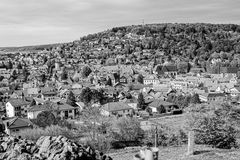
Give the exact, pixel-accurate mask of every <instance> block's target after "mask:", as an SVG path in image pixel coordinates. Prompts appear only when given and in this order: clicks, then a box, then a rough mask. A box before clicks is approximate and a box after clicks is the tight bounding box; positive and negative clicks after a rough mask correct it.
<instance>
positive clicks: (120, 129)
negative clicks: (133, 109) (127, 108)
mask: <svg viewBox="0 0 240 160" xmlns="http://www.w3.org/2000/svg"><path fill="white" fill-rule="evenodd" d="M111 135H112V137H113V139H114V140H116V141H139V140H140V139H141V138H142V136H143V130H142V129H141V127H140V122H139V121H138V120H137V119H135V118H130V117H121V118H119V119H118V120H116V121H115V122H114V123H113V126H112V131H111Z"/></svg>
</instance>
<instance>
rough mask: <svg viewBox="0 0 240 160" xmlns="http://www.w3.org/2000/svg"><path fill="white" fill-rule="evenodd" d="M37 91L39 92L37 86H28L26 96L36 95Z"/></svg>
mask: <svg viewBox="0 0 240 160" xmlns="http://www.w3.org/2000/svg"><path fill="white" fill-rule="evenodd" d="M39 92H40V90H39V88H28V89H27V96H28V97H37V96H38V94H39Z"/></svg>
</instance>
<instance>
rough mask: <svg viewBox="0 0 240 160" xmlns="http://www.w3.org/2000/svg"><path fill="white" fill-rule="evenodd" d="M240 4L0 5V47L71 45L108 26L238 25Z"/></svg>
mask: <svg viewBox="0 0 240 160" xmlns="http://www.w3.org/2000/svg"><path fill="white" fill-rule="evenodd" d="M239 8H240V0H0V11H1V12H0V47H9V46H27V45H39V44H51V43H60V42H71V41H74V40H77V39H79V38H80V37H81V36H84V35H87V34H91V33H97V32H101V31H104V30H107V29H111V28H112V27H117V26H126V25H137V24H142V22H143V20H144V23H145V24H151V23H195V22H201V23H220V24H222V23H233V24H240V9H239Z"/></svg>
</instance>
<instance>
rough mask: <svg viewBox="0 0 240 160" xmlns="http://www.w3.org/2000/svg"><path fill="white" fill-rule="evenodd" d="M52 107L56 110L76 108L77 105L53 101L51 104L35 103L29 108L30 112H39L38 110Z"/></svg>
mask: <svg viewBox="0 0 240 160" xmlns="http://www.w3.org/2000/svg"><path fill="white" fill-rule="evenodd" d="M50 108H52V109H54V110H59V111H64V110H74V109H75V107H73V106H71V105H69V104H67V103H59V104H58V103H52V102H50V104H43V105H35V106H32V107H31V108H29V110H28V112H37V111H47V110H50Z"/></svg>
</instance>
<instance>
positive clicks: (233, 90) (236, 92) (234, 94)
mask: <svg viewBox="0 0 240 160" xmlns="http://www.w3.org/2000/svg"><path fill="white" fill-rule="evenodd" d="M229 93H230V95H231V97H238V96H239V95H240V88H239V87H233V88H230V89H229Z"/></svg>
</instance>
